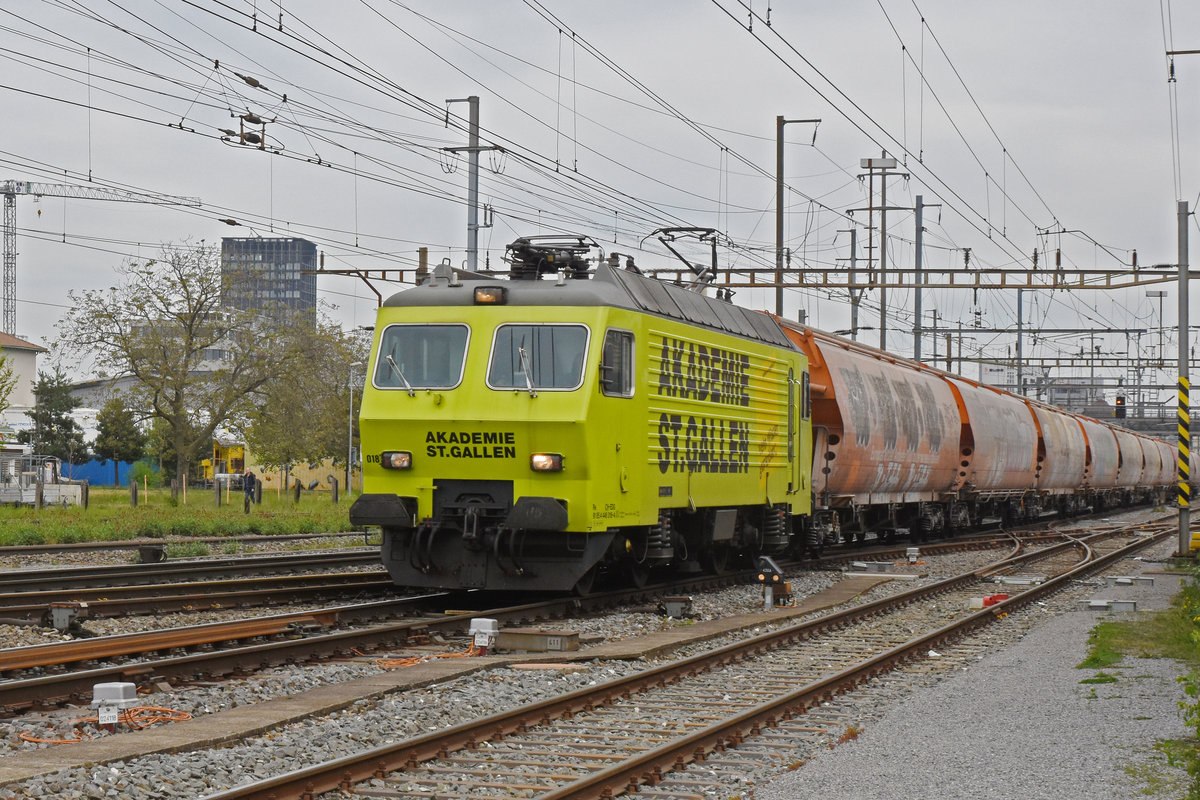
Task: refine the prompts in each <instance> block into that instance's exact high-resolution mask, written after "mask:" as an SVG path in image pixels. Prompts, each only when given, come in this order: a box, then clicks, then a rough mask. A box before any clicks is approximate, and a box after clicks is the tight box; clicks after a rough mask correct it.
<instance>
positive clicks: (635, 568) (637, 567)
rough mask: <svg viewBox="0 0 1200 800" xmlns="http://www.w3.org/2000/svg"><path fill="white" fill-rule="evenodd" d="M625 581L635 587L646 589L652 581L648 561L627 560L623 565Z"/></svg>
mask: <svg viewBox="0 0 1200 800" xmlns="http://www.w3.org/2000/svg"><path fill="white" fill-rule="evenodd" d="M621 575H622V576H623V577H624V579H625V583H626V584H627V585H629V586H632V587H633V588H635V589H644V588H645V587H646V584H647V583H649V582H650V565H649V564H647V563H646V562H644V561H643V562H637V561H626V562H625V563H624V564H622V565H621Z"/></svg>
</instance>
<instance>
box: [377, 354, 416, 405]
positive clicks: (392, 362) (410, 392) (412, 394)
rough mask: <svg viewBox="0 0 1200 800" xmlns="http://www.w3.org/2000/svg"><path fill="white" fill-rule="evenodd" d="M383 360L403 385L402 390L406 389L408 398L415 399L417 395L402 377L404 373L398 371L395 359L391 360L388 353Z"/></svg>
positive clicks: (406, 379)
mask: <svg viewBox="0 0 1200 800" xmlns="http://www.w3.org/2000/svg"><path fill="white" fill-rule="evenodd" d="M384 358H385V359H386V360H387V362H388V366H389V367H391V368H392V372H394V373H396V377H397V378H399V379H400V382H401V383H403V384H404V388H405V389H408V396H409V397H416V396H417V393H416V392H414V391H413V388H412V384H410V383H409V382H408V378H406V377H404V373H403V372H401V371H400V367H399V365H397V364H396V359H394V358H392V354H391V353H388V354H387V355H385V356H384Z"/></svg>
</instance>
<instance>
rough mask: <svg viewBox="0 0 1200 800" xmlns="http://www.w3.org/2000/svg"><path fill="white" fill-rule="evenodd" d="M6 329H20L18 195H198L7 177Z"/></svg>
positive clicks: (141, 198)
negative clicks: (18, 305) (18, 299)
mask: <svg viewBox="0 0 1200 800" xmlns="http://www.w3.org/2000/svg"><path fill="white" fill-rule="evenodd" d="M0 194H3V195H4V292H3V294H4V319H3V325H2V329H3V332H4V333H7V334H10V335H13V336H15V335H16V333H17V195H33V196H34V197H69V198H75V199H79V200H115V201H118V202H124V203H152V204H154V205H160V206H161V205H167V206H191V207H196V206H199V205H200V198H199V197H174V196H172V195H167V194H154V193H152V192H129V191H125V190H124V189H108V188H103V187H98V186H73V185H71V184H65V183H33V182H32V181H4V182H3V183H2V184H0Z"/></svg>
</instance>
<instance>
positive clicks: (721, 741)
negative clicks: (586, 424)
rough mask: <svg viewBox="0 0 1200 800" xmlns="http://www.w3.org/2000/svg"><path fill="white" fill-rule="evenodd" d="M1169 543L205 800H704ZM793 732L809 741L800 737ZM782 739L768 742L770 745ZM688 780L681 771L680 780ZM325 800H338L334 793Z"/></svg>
mask: <svg viewBox="0 0 1200 800" xmlns="http://www.w3.org/2000/svg"><path fill="white" fill-rule="evenodd" d="M1170 533H1171V532H1170V531H1169V530H1159V531H1157V532H1156V531H1151V530H1139V531H1133V532H1110V533H1105V534H1101V535H1097V536H1093V537H1086V538H1083V537H1081V538H1079V539H1074V540H1068V541H1065V542H1063V543H1061V544H1058V545H1053V546H1050V547H1047V548H1043V549H1041V550H1039V551H1037V552H1033V553H1027V554H1022V555H1017V556H1013V557H1008V558H1005V559H1002V560H1001V561H998V562H996V563H995V564H993V565H991V566H989V567H987V568H984V569H979V570H975V571H972V572H969V573H965V574H963V575H959V576H956V577H953V578H948V579H945V580H942V581H939V582H937V583H934V584H931V585H928V586H924V587H919V588H917V589H914V590H912V591H910V592H905V593H902V594H899V595H895V596H892V597H889V598H885V599H882V600H877V601H874V602H870V603H865V604H863V605H860V606H855V607H852V608H849V609H847V610H845V611H841V612H837V613H834V614H830V615H827V616H824V617H821V618H820V619H817V620H813V621H809V622H805V623H801V624H798V625H793V626H788V627H785V628H782V629H780V630H776V631H772V632H770V633H766V634H762V635H760V636H757V637H754V638H753V639H749V640H746V641H742V642H738V643H735V644H731V645H728V646H726V647H722V648H718V649H716V650H713V651H710V652H708V653H704V654H701V655H697V656H693V657H691V658H685V659H682V660H679V661H676V662H672V663H670V664H666V665H663V666H660V667H657V668H653V669H650V670H646V671H644V672H641V673H637V674H635V675H632V676H629V677H627V678H623V679H619V680H615V681H611V682H609V683H606V684H603V685H601V686H596V687H590V688H588V689H585V690H581V691H577V692H574V693H571V694H568V695H564V696H562V697H559V698H555V699H553V700H548V701H545V702H542V703H537V704H534V705H531V706H525V707H522V708H519V709H516V710H513V711H510V712H506V713H501V714H496V715H493V716H490V717H487V718H484V719H481V720H476V721H473V722H470V723H466V724H462V725H458V726H455V727H453V728H449V729H446V730H443V731H438V732H436V733H430V734H427V735H425V736H420V737H417V738H414V739H409V740H407V741H404V742H400V743H397V744H395V745H390V746H386V747H382V748H376V749H374V750H369V751H365V752H363V753H360V754H357V755H354V756H349V757H345V758H341V759H337V760H335V761H332V762H328V763H325V764H320V765H314V766H312V767H308V768H305V769H300V770H297V771H294V772H291V773H288V774H286V775H281V776H278V777H274V778H270V779H267V780H263V781H258V782H256V783H252V784H246V785H244V786H241V787H237V788H235V789H231V790H228V791H224V792H220V793H218V794H214V795H210V796H209V798H208V800H235V799H236V800H244V799H245V798H260V799H261V800H267V798H270V799H271V800H286V799H287V798H305V799H306V800H307V798H312V797H315V796H316V795H318V794H320V793H323V792H327V791H333V790H341V791H342V792H352V793H353V794H355V795H361V796H375V797H393V798H405V797H423V798H428V797H434V796H436V797H439V798H456V797H464V798H465V797H472V798H481V797H488V798H507V797H526V798H527V797H537V798H540V800H565V799H566V798H609V797H615V796H617V795H620V794H623V793H625V792H626V791H631V790H641V789H646V790H648V791H650V792H651V793H653V794H654V796H662V797H703V796H710V795H711V792H712V791H718V790H719V783H720V782H719V779H718V777H716V773H717V772H718V771H719V768H723V767H729V768H731V769H735V770H736V769H737V762H738V761H739V759H742V758H745V756H739V755H737V753H736V751H737V750H738V748H739V747H740V746H741V745H742V744H743V743H745V742H747V740H753V741H754V742H755V743H756V744H755V746H756V747H762V746H764V745H762V743H761V740H762V739H764V738H765V739H766V740H767V741H768V744H767V745H765V746H767V747H768V748H769V747H770V746H771V745H770V744H769V742H770V740H771V739H772V737H773V735H774V734H773V733H772V732H773V730H774V729H775V728H776V727H777V726H781V725H782V726H786V727H788V729H789V730H790V731H791V732H792V733H802V734H803V733H810V734H813V735H828V734H829V729H830V727H831V723H830V721H829V719H828V718H827V717H826V718H821V715H820V714H819V713H817V714H814V715H813V717H812V718H808V716H807V714H806V712H807V711H809V710H810V709H814V708H820V707H821V706H822V704H823V703H826V702H829V701H830V700H832V699H833V698H835V697H836V696H837V695H839V694H841V693H844V692H847V691H849V690H851V689H852V687H854V686H856V685H858V684H860V683H862V682H864V681H866V680H868V679H869V678H871V677H873V676H876V675H879V674H881V673H883V672H885V671H887V670H889V669H892V668H894V667H895V666H897V665H899V664H902V663H905V662H907V661H909V660H912V659H914V658H919V657H922V656H924V655H926V654H927V653H928V652H929V650H930V649H932V648H934V647H941V646H943V645H944V644H946V643H948V642H950V641H952V640H954V639H957V638H959V637H962V636H964V635H965V634H967V633H969V632H971V631H973V630H976V629H978V628H981V627H983V626H985V625H987V624H988V623H989V622H991V621H993V620H995V619H997V618H998V617H1001V616H1002V615H1005V614H1007V613H1009V612H1010V611H1012V610H1015V609H1017V608H1020V607H1021V606H1024V605H1026V604H1028V603H1030V602H1033V601H1035V600H1036V599H1037V598H1039V597H1041V596H1043V595H1045V594H1047V593H1049V592H1052V591H1056V590H1057V589H1059V588H1061V587H1062V586H1064V585H1066V584H1068V583H1069V582H1070V581H1072V580H1074V579H1077V578H1079V577H1082V576H1083V575H1085V574H1087V573H1090V572H1092V571H1095V570H1097V569H1100V568H1102V567H1103V566H1105V565H1106V564H1108V563H1111V562H1112V561H1114V560H1116V559H1119V558H1122V557H1124V556H1126V555H1128V554H1130V553H1132V552H1134V551H1136V550H1137V549H1140V548H1142V547H1145V546H1147V545H1149V544H1150V543H1151V542H1153V541H1155V540H1156V539H1158V538H1163V537H1166V536H1169V535H1170ZM1030 569H1037V570H1038V571H1039V572H1040V573H1044V578H1045V579H1044V581H1043V582H1042V583H1040V584H1036V585H1030V586H1027V587H1021V588H1020V589H1014V590H1013V591H1014V592H1015V591H1019V592H1020V593H1019V594H1013V595H1012V596H1011V597H1009V598H1008V599H1007V600H1003V601H1001V602H999V603H997V604H995V605H993V606H990V607H988V608H983V609H980V610H977V611H969V612H968V611H966V610H965V609H966V608H967V606H968V603H967V602H966V599H967V597H968V596H971V595H976V594H979V593H981V592H982V591H984V589H985V587H992V588H994V585H995V584H994V583H992V582H991V581H992V580H993V579H994V578H995V577H996V576H998V575H1002V574H1005V573H1011V572H1013V571H1015V570H1030ZM805 729H808V730H805ZM778 738H779V739H780V740H782V736H779V737H778ZM689 768H693V769H689ZM339 796H344V794H343V795H339Z"/></svg>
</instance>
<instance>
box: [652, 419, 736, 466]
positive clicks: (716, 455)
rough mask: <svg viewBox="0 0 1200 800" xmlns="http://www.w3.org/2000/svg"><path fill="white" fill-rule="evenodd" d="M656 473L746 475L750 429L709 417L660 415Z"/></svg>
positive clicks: (729, 421)
mask: <svg viewBox="0 0 1200 800" xmlns="http://www.w3.org/2000/svg"><path fill="white" fill-rule="evenodd" d="M658 445H659V452H658V471H659V472H661V473H663V474H666V473H667V472H709V473H747V472H749V471H750V426H749V424H748V423H745V422H737V421H734V420H728V421H727V420H724V419H716V418H712V417H696V416H689V417H687V418H686V420H685V418H684V417H683V416H682V415H680V414H665V413H664V414H660V415H659V417H658Z"/></svg>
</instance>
